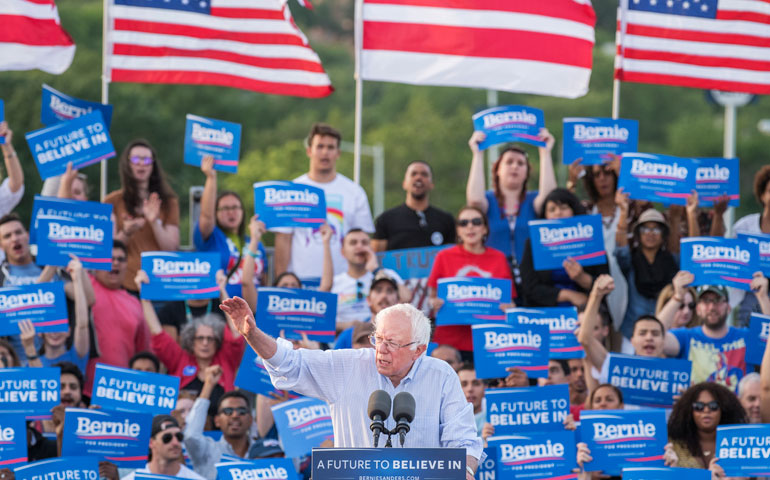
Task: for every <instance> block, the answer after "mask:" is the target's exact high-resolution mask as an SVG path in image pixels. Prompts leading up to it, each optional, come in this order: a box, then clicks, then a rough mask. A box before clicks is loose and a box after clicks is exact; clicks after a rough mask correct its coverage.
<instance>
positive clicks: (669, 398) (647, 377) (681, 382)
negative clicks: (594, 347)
mask: <svg viewBox="0 0 770 480" xmlns="http://www.w3.org/2000/svg"><path fill="white" fill-rule="evenodd" d="M609 362H610V363H609V378H608V382H609V383H611V384H613V385H615V386H616V387H618V388H619V389H620V391H621V392H622V393H623V401H624V402H625V403H627V404H630V405H643V406H646V407H658V408H670V407H671V406H673V405H674V395H679V394H680V391H681V390H686V389H687V388H688V387H689V386H690V374H691V372H692V362H691V361H690V360H677V359H674V358H653V357H640V356H637V355H622V354H619V353H611V354H610V360H609Z"/></svg>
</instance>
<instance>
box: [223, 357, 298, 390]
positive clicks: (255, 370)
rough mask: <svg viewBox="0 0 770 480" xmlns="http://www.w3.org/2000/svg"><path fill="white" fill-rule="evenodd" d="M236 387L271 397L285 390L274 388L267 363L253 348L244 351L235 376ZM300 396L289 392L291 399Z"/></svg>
mask: <svg viewBox="0 0 770 480" xmlns="http://www.w3.org/2000/svg"><path fill="white" fill-rule="evenodd" d="M234 383H235V386H236V387H238V388H241V389H243V390H248V391H249V392H252V393H259V394H262V395H267V396H270V394H271V393H275V394H277V395H280V394H281V393H282V392H283V390H279V389H277V388H275V387H274V386H273V382H272V381H271V380H270V375H269V374H268V373H267V369H266V368H265V363H264V362H263V361H262V359H261V358H259V357H258V356H257V354H256V352H254V350H253V349H252V348H247V349H246V350H244V351H243V357H241V365H240V366H239V367H238V373H236V374H235V382H234ZM297 397H299V395H298V394H297V393H294V392H289V398H297Z"/></svg>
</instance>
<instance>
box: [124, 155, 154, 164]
mask: <svg viewBox="0 0 770 480" xmlns="http://www.w3.org/2000/svg"><path fill="white" fill-rule="evenodd" d="M129 160H131V163H133V164H134V165H149V164H151V163H152V157H140V156H139V155H134V156H133V157H129Z"/></svg>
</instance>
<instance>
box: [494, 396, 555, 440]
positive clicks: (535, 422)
mask: <svg viewBox="0 0 770 480" xmlns="http://www.w3.org/2000/svg"><path fill="white" fill-rule="evenodd" d="M485 398H486V399H487V421H488V422H489V423H491V424H492V426H494V427H495V435H515V434H516V433H519V432H521V431H522V429H532V430H535V431H538V432H542V431H545V430H549V431H550V430H560V431H563V430H564V419H565V418H567V415H569V386H568V385H566V384H564V385H546V386H543V387H525V388H495V389H493V390H492V389H490V390H487V392H486V394H485Z"/></svg>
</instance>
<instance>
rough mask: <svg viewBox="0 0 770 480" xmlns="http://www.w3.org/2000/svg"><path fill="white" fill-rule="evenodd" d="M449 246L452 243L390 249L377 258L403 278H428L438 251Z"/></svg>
mask: <svg viewBox="0 0 770 480" xmlns="http://www.w3.org/2000/svg"><path fill="white" fill-rule="evenodd" d="M449 247H451V245H439V246H437V247H424V248H403V249H400V250H388V251H385V252H379V253H378V254H377V258H378V259H379V260H380V265H381V266H382V268H388V269H390V270H393V271H394V272H396V273H397V274H398V275H399V276H400V277H401V278H404V279H406V278H428V277H429V276H430V271H431V269H432V268H433V261H434V260H435V259H436V255H438V252H440V251H441V250H444V249H446V248H449Z"/></svg>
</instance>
